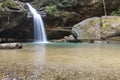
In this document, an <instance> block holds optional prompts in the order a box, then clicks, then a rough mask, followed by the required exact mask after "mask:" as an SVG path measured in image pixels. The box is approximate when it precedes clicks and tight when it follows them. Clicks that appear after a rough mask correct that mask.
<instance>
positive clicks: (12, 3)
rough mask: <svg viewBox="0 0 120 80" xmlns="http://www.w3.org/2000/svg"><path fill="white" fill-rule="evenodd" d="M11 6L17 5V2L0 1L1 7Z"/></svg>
mask: <svg viewBox="0 0 120 80" xmlns="http://www.w3.org/2000/svg"><path fill="white" fill-rule="evenodd" d="M10 7H16V4H15V2H14V1H13V0H4V1H0V8H10Z"/></svg>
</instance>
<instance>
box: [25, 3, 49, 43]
mask: <svg viewBox="0 0 120 80" xmlns="http://www.w3.org/2000/svg"><path fill="white" fill-rule="evenodd" d="M27 6H28V8H29V10H30V12H31V13H32V14H33V17H34V41H35V42H40V43H47V38H46V32H45V29H44V24H43V20H42V17H41V15H40V14H38V12H37V10H36V9H34V8H33V7H32V6H31V5H30V4H29V3H27Z"/></svg>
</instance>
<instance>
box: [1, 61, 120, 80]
mask: <svg viewBox="0 0 120 80" xmlns="http://www.w3.org/2000/svg"><path fill="white" fill-rule="evenodd" d="M119 79H120V66H115V65H111V64H106V65H101V64H97V63H92V64H64V63H60V64H58V63H47V64H43V65H36V64H16V63H12V64H9V63H4V64H1V65H0V80H119Z"/></svg>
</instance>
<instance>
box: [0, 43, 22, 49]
mask: <svg viewBox="0 0 120 80" xmlns="http://www.w3.org/2000/svg"><path fill="white" fill-rule="evenodd" d="M21 48H22V44H20V43H1V44H0V49H21Z"/></svg>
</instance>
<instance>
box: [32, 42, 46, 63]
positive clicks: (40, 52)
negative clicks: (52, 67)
mask: <svg viewBox="0 0 120 80" xmlns="http://www.w3.org/2000/svg"><path fill="white" fill-rule="evenodd" d="M33 49H34V60H33V62H34V63H35V64H39V63H40V64H44V63H45V53H46V46H45V44H40V46H37V45H36V46H34V47H33Z"/></svg>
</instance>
